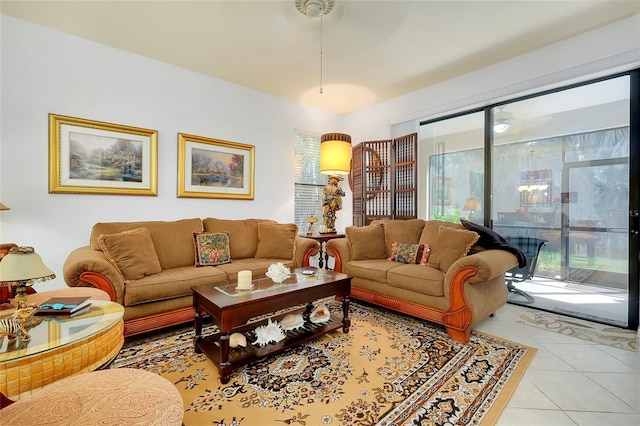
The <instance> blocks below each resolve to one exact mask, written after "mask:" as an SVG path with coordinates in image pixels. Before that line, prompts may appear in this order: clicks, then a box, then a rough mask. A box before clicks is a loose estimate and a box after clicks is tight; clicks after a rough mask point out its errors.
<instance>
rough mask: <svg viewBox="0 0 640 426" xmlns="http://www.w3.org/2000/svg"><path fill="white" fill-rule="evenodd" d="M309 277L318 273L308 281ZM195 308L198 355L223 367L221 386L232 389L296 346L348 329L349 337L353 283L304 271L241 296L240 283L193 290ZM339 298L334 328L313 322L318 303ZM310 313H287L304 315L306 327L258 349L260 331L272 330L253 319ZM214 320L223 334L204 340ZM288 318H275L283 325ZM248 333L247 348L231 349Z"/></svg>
mask: <svg viewBox="0 0 640 426" xmlns="http://www.w3.org/2000/svg"><path fill="white" fill-rule="evenodd" d="M303 271H313V275H305V274H303ZM192 290H193V308H194V310H195V337H194V346H195V350H196V352H204V353H205V354H206V355H207V357H208V358H209V359H210V360H211V361H212V362H213V363H214V364H215V365H216V366H217V367H218V370H219V371H220V381H221V382H222V383H228V382H229V378H230V376H231V372H232V371H233V370H235V369H237V368H239V367H242V366H243V365H246V364H249V363H251V362H253V361H256V360H258V359H261V358H264V357H266V356H269V355H273V354H277V353H280V352H283V351H285V350H287V349H289V348H291V347H293V346H296V345H299V344H301V343H304V342H308V341H310V340H313V339H316V338H318V337H319V336H321V335H323V334H325V333H328V332H330V331H334V330H337V329H339V328H342V331H343V332H344V333H348V332H349V326H350V325H351V321H350V320H349V296H350V295H351V277H350V276H348V275H345V274H341V273H339V272H334V271H327V270H323V269H317V268H312V267H308V268H299V269H296V270H295V271H294V272H293V273H292V274H291V276H290V277H289V278H288V279H287V280H286V281H285V282H284V283H282V284H274V283H273V281H271V280H270V279H269V278H261V279H256V280H253V289H252V290H250V291H247V290H238V289H237V283H231V284H226V285H217V286H213V285H211V286H198V287H193V288H192ZM330 296H336V298H338V299H341V300H342V318H338V317H336V316H334V315H331V318H330V319H329V321H328V322H325V323H321V324H315V323H313V322H311V321H309V314H310V312H311V311H312V309H313V308H314V306H313V302H314V301H317V300H319V299H322V298H325V297H330ZM304 304H306V306H305V307H303V308H300V309H297V310H294V311H293V312H287V313H302V314H303V317H304V319H305V324H304V326H303V327H302V328H298V329H295V330H291V331H286V332H285V334H286V335H287V337H286V338H285V339H284V340H282V341H280V342H277V343H272V344H268V345H266V346H259V345H257V344H256V345H254V344H253V342H255V340H256V337H255V333H254V332H253V331H254V330H255V329H256V327H258V326H260V325H263V324H266V323H267V319H264V320H263V321H257V322H252V323H251V324H247V321H249V320H250V319H252V318H255V317H259V316H261V315H265V314H270V313H274V312H277V311H279V310H283V309H287V308H291V307H295V306H299V305H304ZM203 314H208V315H210V316H211V317H212V319H213V321H214V323H215V324H216V325H217V326H218V329H219V333H215V334H212V335H209V336H203V335H202V317H203ZM283 316H284V314H282V315H279V316H274V317H272V318H270V319H271V320H272V321H277V320H279V319H281V317H283ZM236 332H237V333H242V334H244V335H245V337H246V339H247V346H246V347H240V346H238V347H236V348H230V347H229V336H230V335H231V334H232V333H236Z"/></svg>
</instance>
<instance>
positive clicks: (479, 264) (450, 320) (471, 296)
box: [443, 250, 518, 342]
mask: <svg viewBox="0 0 640 426" xmlns="http://www.w3.org/2000/svg"><path fill="white" fill-rule="evenodd" d="M517 264H518V259H517V258H516V257H515V256H514V255H513V254H511V253H509V252H507V251H505V250H485V251H482V252H479V253H475V254H472V255H470V256H466V257H463V258H462V259H458V260H457V261H456V262H454V264H453V265H451V267H449V269H448V270H447V272H446V274H445V277H444V288H443V291H444V297H445V298H446V299H447V300H449V303H450V305H449V309H448V310H447V312H445V314H444V316H445V318H444V324H445V327H447V331H448V332H449V334H450V335H451V336H452V337H453V338H454V339H456V340H460V341H465V342H468V341H469V335H470V332H471V326H473V325H475V324H476V323H477V322H478V321H480V320H481V319H483V318H485V317H486V316H487V315H488V314H490V313H492V312H495V310H496V309H497V308H499V307H500V306H502V305H503V304H504V303H506V301H507V288H506V285H505V283H504V273H505V272H506V271H508V270H509V269H511V268H513V267H514V266H516V265H517ZM476 285H477V287H476Z"/></svg>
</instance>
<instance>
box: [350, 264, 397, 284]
mask: <svg viewBox="0 0 640 426" xmlns="http://www.w3.org/2000/svg"><path fill="white" fill-rule="evenodd" d="M401 265H402V264H401V263H397V262H389V261H388V260H387V259H368V260H352V261H350V262H349V263H347V266H346V271H345V273H346V274H347V275H351V276H353V277H359V278H363V279H365V280H369V281H376V282H379V283H383V284H386V283H387V273H388V272H389V271H390V270H392V269H393V268H397V267H399V266H401Z"/></svg>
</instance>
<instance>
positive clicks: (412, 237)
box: [371, 219, 425, 253]
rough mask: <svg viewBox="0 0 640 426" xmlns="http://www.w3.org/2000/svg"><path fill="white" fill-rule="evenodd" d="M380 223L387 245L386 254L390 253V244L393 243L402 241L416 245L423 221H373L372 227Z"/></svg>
mask: <svg viewBox="0 0 640 426" xmlns="http://www.w3.org/2000/svg"><path fill="white" fill-rule="evenodd" d="M378 223H382V225H383V226H384V238H385V241H386V244H387V253H390V252H391V244H392V243H393V241H394V240H395V241H402V242H403V243H418V242H419V241H420V235H422V229H423V228H424V224H425V221H424V220H422V219H408V220H390V219H384V220H374V221H372V222H371V224H372V225H375V224H378Z"/></svg>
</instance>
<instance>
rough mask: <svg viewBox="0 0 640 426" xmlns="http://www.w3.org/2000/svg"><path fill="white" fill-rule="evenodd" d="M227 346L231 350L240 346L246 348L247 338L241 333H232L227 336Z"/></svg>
mask: <svg viewBox="0 0 640 426" xmlns="http://www.w3.org/2000/svg"><path fill="white" fill-rule="evenodd" d="M229 346H230V347H232V348H237V347H238V346H242V347H243V348H244V347H246V346H247V338H246V337H245V336H244V334H242V333H233V334H232V335H231V336H229Z"/></svg>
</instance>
